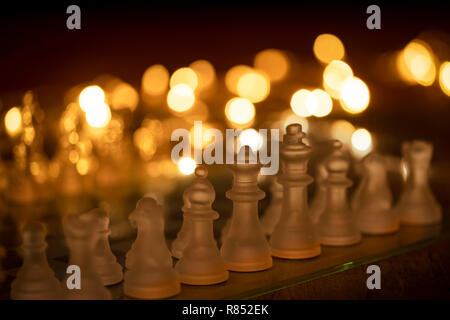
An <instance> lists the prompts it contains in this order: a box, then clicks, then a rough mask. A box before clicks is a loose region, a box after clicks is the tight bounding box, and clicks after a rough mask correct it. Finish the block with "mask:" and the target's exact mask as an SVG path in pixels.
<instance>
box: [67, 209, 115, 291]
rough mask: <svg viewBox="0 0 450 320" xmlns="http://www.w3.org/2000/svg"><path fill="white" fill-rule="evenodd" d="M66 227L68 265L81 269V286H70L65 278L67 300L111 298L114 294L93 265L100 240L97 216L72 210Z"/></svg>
mask: <svg viewBox="0 0 450 320" xmlns="http://www.w3.org/2000/svg"><path fill="white" fill-rule="evenodd" d="M63 229H64V234H65V236H66V241H67V245H68V247H69V251H70V254H69V265H76V266H78V267H79V268H80V271H81V272H80V273H81V279H80V284H81V288H79V289H77V288H73V289H69V286H68V283H67V282H68V281H69V280H70V279H66V281H65V282H64V283H63V286H64V287H67V289H66V299H68V300H109V299H111V293H110V292H109V290H108V289H106V288H105V287H104V286H103V282H102V279H101V277H100V275H99V273H98V271H99V270H96V267H95V264H94V259H93V255H94V248H95V245H96V243H97V241H98V232H97V222H96V221H95V216H94V215H92V214H89V212H88V213H82V214H74V213H70V214H68V215H66V216H65V217H64V218H63Z"/></svg>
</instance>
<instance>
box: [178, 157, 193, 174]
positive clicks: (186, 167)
mask: <svg viewBox="0 0 450 320" xmlns="http://www.w3.org/2000/svg"><path fill="white" fill-rule="evenodd" d="M196 166H197V165H196V163H195V161H194V159H191V158H187V157H184V158H181V159H180V161H178V170H180V172H181V173H182V174H184V175H186V176H188V175H190V174H193V173H194V171H195V167H196Z"/></svg>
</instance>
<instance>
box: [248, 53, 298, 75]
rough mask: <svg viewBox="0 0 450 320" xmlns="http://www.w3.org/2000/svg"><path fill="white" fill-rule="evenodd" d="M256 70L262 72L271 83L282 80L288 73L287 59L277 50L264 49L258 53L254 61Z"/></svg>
mask: <svg viewBox="0 0 450 320" xmlns="http://www.w3.org/2000/svg"><path fill="white" fill-rule="evenodd" d="M254 66H255V68H256V69H258V70H261V71H263V72H264V73H265V74H266V75H267V76H268V77H269V79H270V81H272V82H277V81H280V80H283V79H284V78H285V77H286V75H287V73H288V72H289V67H290V64H289V59H288V57H287V56H286V54H285V53H284V52H283V51H281V50H277V49H266V50H263V51H261V52H259V53H258V54H257V55H256V57H255V61H254Z"/></svg>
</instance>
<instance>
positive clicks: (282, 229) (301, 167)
mask: <svg viewBox="0 0 450 320" xmlns="http://www.w3.org/2000/svg"><path fill="white" fill-rule="evenodd" d="M304 136H305V134H304V133H303V132H302V127H301V125H300V124H297V123H296V124H291V125H289V126H288V127H287V128H286V134H285V135H284V137H283V142H282V143H281V147H280V158H281V175H280V176H279V179H278V181H279V183H280V184H281V185H283V208H282V212H281V217H280V221H279V222H278V224H277V225H276V226H275V229H274V231H273V233H272V237H271V245H272V255H273V256H275V257H278V258H285V259H306V258H311V257H315V256H318V255H320V253H321V248H320V243H319V239H318V237H317V234H316V231H315V228H314V225H313V223H312V221H311V218H310V215H309V212H308V203H307V189H306V187H307V185H308V184H309V183H311V182H312V181H313V179H312V178H311V177H310V176H308V174H307V173H306V171H307V164H308V160H309V156H310V153H311V148H310V147H308V146H306V145H305V144H304V143H303V142H302V139H303V137H304Z"/></svg>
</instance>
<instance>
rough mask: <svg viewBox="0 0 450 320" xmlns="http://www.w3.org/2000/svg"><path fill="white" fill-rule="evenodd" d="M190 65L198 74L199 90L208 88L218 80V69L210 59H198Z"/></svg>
mask: <svg viewBox="0 0 450 320" xmlns="http://www.w3.org/2000/svg"><path fill="white" fill-rule="evenodd" d="M189 67H190V68H191V69H192V70H194V71H195V73H196V74H197V78H198V89H199V90H205V89H208V88H209V87H211V85H212V84H213V83H214V81H215V80H216V70H214V66H213V65H212V64H211V62H209V61H208V60H196V61H194V62H192V63H191V64H190V66H189Z"/></svg>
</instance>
